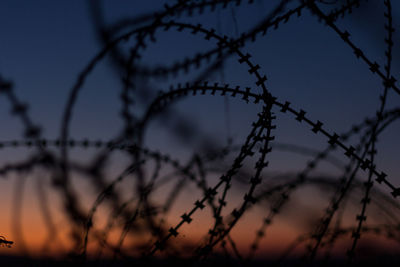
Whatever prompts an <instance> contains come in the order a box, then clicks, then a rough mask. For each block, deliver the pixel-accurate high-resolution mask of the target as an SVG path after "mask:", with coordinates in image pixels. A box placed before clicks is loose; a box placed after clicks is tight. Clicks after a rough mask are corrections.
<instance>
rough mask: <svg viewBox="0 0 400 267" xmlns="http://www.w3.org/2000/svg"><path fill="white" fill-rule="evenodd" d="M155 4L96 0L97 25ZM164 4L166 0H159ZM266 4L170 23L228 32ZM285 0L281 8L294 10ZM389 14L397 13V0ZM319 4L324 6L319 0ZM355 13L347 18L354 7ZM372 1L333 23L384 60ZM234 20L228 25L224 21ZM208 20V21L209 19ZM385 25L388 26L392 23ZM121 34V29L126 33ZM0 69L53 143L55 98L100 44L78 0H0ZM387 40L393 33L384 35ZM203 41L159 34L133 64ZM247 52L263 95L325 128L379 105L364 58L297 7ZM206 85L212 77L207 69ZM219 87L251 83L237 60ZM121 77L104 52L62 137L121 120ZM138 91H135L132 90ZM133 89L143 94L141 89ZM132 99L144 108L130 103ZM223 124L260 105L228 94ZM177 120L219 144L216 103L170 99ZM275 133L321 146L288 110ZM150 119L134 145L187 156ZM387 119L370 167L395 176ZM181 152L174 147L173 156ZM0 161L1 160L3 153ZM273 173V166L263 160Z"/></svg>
mask: <svg viewBox="0 0 400 267" xmlns="http://www.w3.org/2000/svg"><path fill="white" fill-rule="evenodd" d="M164 2H165V1H155V0H152V1H103V4H102V6H103V11H104V16H105V21H106V24H108V23H113V22H116V21H118V20H119V19H122V18H127V17H133V16H136V15H139V14H143V13H148V12H150V11H155V10H160V8H162V5H163V3H164ZM167 3H169V4H171V3H173V1H167ZM270 4H271V2H269V3H267V1H255V3H254V4H253V5H248V4H242V5H241V6H240V7H237V8H236V7H235V8H234V9H233V10H234V13H235V18H234V17H233V15H232V8H231V6H229V8H228V9H226V10H219V9H218V8H217V10H216V11H215V12H206V15H201V16H200V15H195V16H194V17H191V18H188V17H187V16H185V15H183V16H182V18H181V19H175V20H177V21H178V20H180V21H186V22H192V23H198V22H201V23H203V25H204V26H205V27H208V28H210V27H213V28H219V31H221V32H222V33H223V34H227V35H230V36H232V37H235V36H236V35H237V33H236V28H235V27H237V30H238V31H239V32H243V31H246V30H247V29H249V28H251V27H252V25H255V23H257V22H258V21H260V20H262V19H263V18H264V16H266V14H267V11H266V10H268V8H269V7H270ZM296 5H297V1H294V3H292V4H290V5H289V7H295V6H296ZM393 5H394V7H393V10H395V11H396V10H400V8H399V7H398V6H396V5H398V3H397V2H395V3H393ZM324 8H327V9H326V10H328V9H329V8H330V6H325V7H324ZM357 12H358V13H357ZM383 12H384V7H383V5H382V4H381V3H376V2H373V3H369V4H368V6H367V8H361V9H355V10H354V16H352V17H351V18H344V19H340V20H339V22H338V25H339V27H342V29H347V30H348V31H349V32H350V33H351V34H352V35H351V38H352V40H353V41H354V42H355V43H356V44H358V45H359V46H360V47H361V48H362V49H363V50H364V52H365V53H366V55H367V56H368V57H369V58H371V59H372V60H373V61H375V60H376V61H377V62H378V63H379V64H380V65H384V61H385V57H384V49H385V46H384V45H385V44H384V42H383V40H384V38H385V35H386V33H385V32H384V31H383V25H384V23H385V21H384V17H383ZM235 19H236V20H237V25H236V26H235V24H234V22H235ZM218 23H219V26H218ZM398 24H399V23H398V21H396V20H395V21H394V25H395V26H396V25H398ZM126 30H128V29H126ZM0 32H1V36H2V38H1V43H0V73H1V75H2V76H3V77H5V78H7V79H10V80H12V81H13V82H14V84H15V90H16V94H17V95H18V96H19V97H20V99H21V100H22V101H25V102H28V103H29V105H30V107H31V110H30V112H31V113H30V114H31V116H32V118H33V120H34V121H35V122H37V123H39V124H40V125H41V126H42V127H43V129H44V136H45V137H48V138H57V137H58V135H59V132H60V118H61V115H62V112H63V108H64V107H65V103H66V96H67V95H68V91H69V90H70V88H71V87H72V85H73V84H74V82H75V80H76V78H77V75H78V73H79V72H80V71H81V70H82V69H83V68H84V66H85V65H86V64H87V63H88V62H89V60H90V59H91V58H92V57H93V56H94V55H95V54H96V53H97V52H98V51H100V49H101V48H102V44H101V43H100V42H99V41H98V38H97V35H96V32H95V27H94V25H93V21H92V19H91V16H90V12H89V9H88V2H86V1H81V0H74V1H50V0H48V1H45V0H41V1H14V0H13V1H1V3H0ZM394 41H395V47H396V44H398V43H399V41H400V40H399V38H398V36H397V35H395V39H394ZM214 46H215V42H212V41H211V42H207V41H205V40H204V39H202V38H200V37H198V36H192V35H190V34H189V33H188V32H185V31H184V32H181V33H178V32H175V31H171V32H168V33H163V32H160V33H159V34H158V35H157V42H156V43H155V44H151V45H149V47H148V49H146V50H145V51H144V53H143V58H142V60H141V63H143V64H147V65H148V66H157V65H160V64H166V65H171V64H173V63H174V62H175V61H176V60H183V59H184V58H185V57H188V56H194V55H195V54H196V53H198V52H204V51H207V49H210V48H213V47H214ZM242 50H243V51H245V52H249V53H251V54H252V56H253V60H254V62H255V63H257V64H259V65H260V66H261V70H262V73H263V74H266V75H267V77H268V82H267V86H268V89H269V90H270V92H271V93H272V94H273V95H274V96H276V97H278V99H279V100H280V101H283V102H284V101H290V102H292V104H293V106H294V107H296V108H297V109H304V110H305V111H307V115H308V116H309V117H310V118H312V119H314V120H320V121H322V122H324V125H325V126H326V127H327V129H329V130H331V131H335V132H338V133H340V132H342V131H344V130H346V129H348V128H349V127H350V126H351V125H352V124H354V123H358V122H360V121H361V120H362V119H363V118H365V117H366V116H372V115H373V114H374V113H375V111H376V110H377V108H378V107H379V99H378V96H379V95H380V94H381V93H382V92H383V86H382V83H381V80H380V79H379V78H378V77H377V76H376V75H375V76H374V75H371V73H370V71H369V69H368V67H367V65H366V64H365V63H364V62H362V61H360V60H357V59H356V58H355V57H354V55H353V52H352V50H351V49H350V48H349V47H348V46H347V45H346V44H345V43H344V42H343V41H342V40H341V39H340V38H339V37H338V36H337V34H336V33H334V32H333V31H332V29H330V28H329V27H327V26H325V25H324V24H323V23H319V22H318V20H317V18H316V17H315V16H312V15H310V12H309V11H304V12H303V14H302V16H300V17H296V16H294V17H292V18H291V19H290V20H289V22H288V23H286V24H282V25H280V27H279V28H278V30H277V31H274V30H270V31H269V32H268V34H267V35H266V36H265V37H263V38H260V39H258V40H257V42H255V43H251V42H250V43H248V44H247V45H246V46H245V47H244V48H243V49H242ZM394 58H395V60H394V62H393V73H394V74H396V73H398V71H399V66H398V64H397V62H399V60H398V59H399V55H398V53H397V51H396V49H395V52H394ZM194 76H195V75H194V74H193V73H191V74H190V75H188V76H185V75H179V76H178V77H177V78H176V79H171V80H166V81H158V80H153V79H150V80H148V81H147V83H148V86H152V87H154V88H157V90H167V89H168V87H169V85H171V84H175V83H176V82H178V81H179V82H185V81H190V78H191V77H194ZM210 80H211V81H212V82H214V81H220V82H221V81H222V80H221V75H219V73H217V75H214V76H213V77H211V78H210ZM224 82H228V83H230V84H231V85H241V86H243V87H246V86H251V87H253V88H254V89H253V90H256V91H257V89H255V87H254V78H253V77H251V76H249V75H248V73H247V67H245V66H243V65H240V64H238V63H237V58H235V56H232V57H231V58H230V59H229V60H227V61H226V65H225V68H224ZM120 88H121V84H120V82H119V79H118V77H117V76H116V74H115V72H114V71H113V69H112V68H111V66H110V60H109V59H106V60H105V61H103V62H102V63H101V64H99V65H98V66H97V67H96V68H95V70H94V71H93V73H92V74H91V75H90V77H89V79H88V80H87V83H86V85H85V86H84V89H83V91H82V93H81V94H80V96H79V100H78V102H77V106H76V109H75V110H74V117H73V120H72V125H71V136H72V137H74V138H78V139H79V138H84V137H87V138H93V139H97V138H102V139H109V138H111V137H113V136H115V134H117V133H118V132H119V130H120V128H121V126H122V121H121V119H120V117H119V115H118V114H119V112H120V103H119V98H118V97H119V94H120ZM139 90H140V88H139ZM142 90H145V89H143V88H142ZM398 99H399V96H398V95H396V94H395V93H393V92H390V93H389V101H388V102H389V103H388V107H394V106H396V104H397V103H398ZM138 105H139V106H140V105H142V106H145V104H143V103H139V104H138ZM229 106H230V114H229V121H230V124H231V130H230V134H231V136H232V137H233V138H234V141H235V142H237V143H240V142H241V141H242V140H243V138H244V137H245V135H246V134H247V132H248V130H249V129H250V128H249V127H250V123H251V122H252V121H253V120H254V119H255V114H256V112H259V110H260V106H257V105H251V104H243V103H242V102H241V101H238V100H236V99H233V100H229ZM174 108H176V110H177V111H178V112H179V113H180V114H181V115H182V116H183V117H184V118H186V119H188V120H192V121H194V122H196V124H197V125H198V127H199V129H201V134H203V133H204V134H205V135H206V136H218V137H217V139H216V140H217V141H218V142H225V139H224V138H225V136H226V134H227V129H226V127H225V125H226V116H225V113H224V99H223V98H222V97H219V98H217V99H215V98H211V97H198V98H188V99H187V100H185V101H181V102H179V103H178V104H177V105H176V106H174ZM9 109H10V105H9V103H7V101H6V100H5V99H4V98H1V99H0V120H1V123H2V125H7V127H3V130H2V132H1V134H0V139H2V140H10V139H15V138H20V137H22V126H21V123H20V122H19V121H18V120H17V119H16V118H15V117H13V116H11V115H10V113H9ZM277 115H278V119H277V122H276V124H277V129H276V136H277V141H279V142H289V143H298V144H304V145H308V146H311V147H314V148H322V147H323V145H325V144H326V140H325V139H324V138H323V137H320V136H315V135H314V134H313V133H312V132H311V131H310V130H309V129H308V128H309V127H307V126H306V125H301V124H299V123H298V122H296V121H295V120H293V119H292V117H289V116H286V115H284V114H277ZM157 125H159V124H154V125H153V126H152V127H150V129H149V130H148V131H147V133H148V135H147V136H146V143H147V144H148V145H149V146H150V147H154V148H158V149H160V150H161V151H165V152H169V153H171V154H174V153H175V152H177V154H179V153H184V154H185V155H186V153H189V154H190V153H192V152H193V150H192V148H187V147H185V144H181V143H180V142H179V140H175V139H174V137H173V136H171V134H170V133H169V132H168V129H166V128H164V127H159V126H157ZM398 130H399V125H398V123H395V124H394V125H393V126H392V127H391V128H389V130H388V132H387V133H385V135H384V137H385V138H381V140H380V141H381V142H380V144H379V146H378V148H379V149H380V150H379V152H380V155H381V157H379V158H378V163H379V165H378V166H379V167H381V169H384V170H385V171H387V172H388V173H390V174H391V175H394V176H396V174H397V173H398V171H399V168H398V167H397V166H398V164H396V163H397V162H398V160H397V156H396V151H398V149H399V144H398V142H397V141H396V137H397V136H398V134H397V133H398ZM182 155H183V154H182ZM1 158H3V159H4V156H2V157H1ZM278 158H280V160H277V161H276V169H280V168H282V167H284V166H288V168H289V169H291V167H290V166H297V165H299V166H300V165H301V164H302V162H303V161H302V160H300V161H297V159H292V158H290V159H289V157H288V158H286V156H282V157H278ZM272 168H273V167H272Z"/></svg>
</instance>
